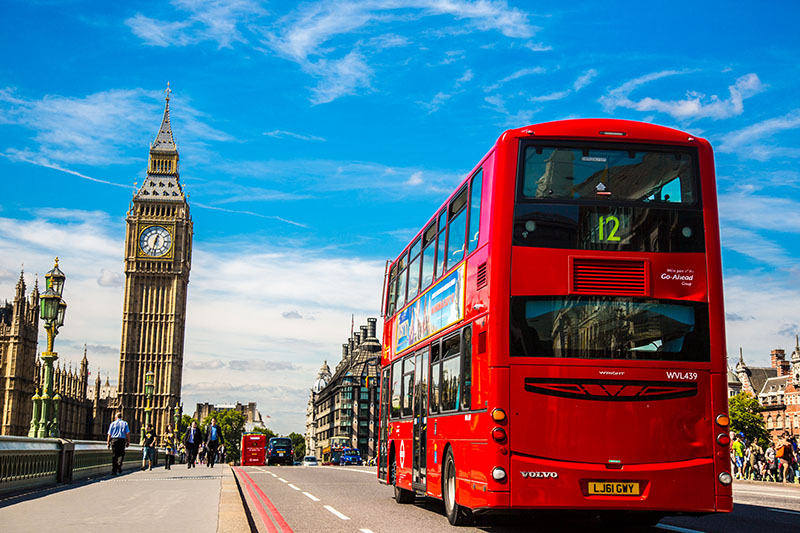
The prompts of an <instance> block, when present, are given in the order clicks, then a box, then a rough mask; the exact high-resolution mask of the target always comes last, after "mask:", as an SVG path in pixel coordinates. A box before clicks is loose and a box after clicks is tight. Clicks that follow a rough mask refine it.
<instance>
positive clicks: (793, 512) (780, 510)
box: [767, 507, 800, 515]
mask: <svg viewBox="0 0 800 533" xmlns="http://www.w3.org/2000/svg"><path fill="white" fill-rule="evenodd" d="M767 510H769V511H775V512H776V513H787V514H797V515H800V511H789V510H788V509H773V508H772V507H767Z"/></svg>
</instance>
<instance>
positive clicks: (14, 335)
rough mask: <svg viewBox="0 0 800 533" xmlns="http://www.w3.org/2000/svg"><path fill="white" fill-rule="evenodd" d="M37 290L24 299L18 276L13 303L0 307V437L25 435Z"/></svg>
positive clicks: (33, 376)
mask: <svg viewBox="0 0 800 533" xmlns="http://www.w3.org/2000/svg"><path fill="white" fill-rule="evenodd" d="M38 328H39V286H38V283H37V284H36V285H34V287H33V291H32V292H31V295H30V297H26V296H25V280H24V279H23V275H22V273H20V275H19V281H17V286H16V293H15V295H14V301H13V302H5V303H4V304H3V305H0V379H2V383H0V387H2V389H0V398H2V400H3V403H2V406H3V412H2V417H0V435H27V434H28V429H30V424H31V416H32V414H33V402H32V401H31V398H32V397H33V394H34V392H35V390H36V364H37V361H38V357H37V353H36V352H37V348H36V346H37V342H38V338H39V329H38Z"/></svg>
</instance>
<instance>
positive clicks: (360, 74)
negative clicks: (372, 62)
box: [304, 50, 373, 104]
mask: <svg viewBox="0 0 800 533" xmlns="http://www.w3.org/2000/svg"><path fill="white" fill-rule="evenodd" d="M304 70H306V71H307V72H309V73H311V74H313V75H315V76H317V77H319V78H321V79H320V82H319V83H318V84H317V86H316V87H314V88H313V89H312V90H311V93H312V97H311V103H312V104H327V103H328V102H332V101H333V100H336V99H337V98H340V97H342V96H347V95H354V94H356V93H357V91H358V89H365V88H369V87H370V80H371V79H372V74H373V71H372V68H370V67H369V65H367V63H366V62H365V60H364V56H363V55H361V53H359V52H357V51H355V50H353V51H352V52H350V53H349V54H347V55H346V56H344V57H343V58H342V59H335V60H329V59H320V60H319V61H317V62H315V63H306V64H305V67H304Z"/></svg>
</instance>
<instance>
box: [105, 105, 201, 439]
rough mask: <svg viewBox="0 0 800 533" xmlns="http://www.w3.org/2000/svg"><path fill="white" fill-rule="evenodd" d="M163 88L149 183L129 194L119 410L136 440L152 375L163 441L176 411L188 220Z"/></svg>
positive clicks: (154, 416) (188, 264)
mask: <svg viewBox="0 0 800 533" xmlns="http://www.w3.org/2000/svg"><path fill="white" fill-rule="evenodd" d="M178 160H179V157H178V147H177V145H176V144H175V140H174V138H173V136H172V125H171V123H170V114H169V89H167V98H166V104H165V106H164V117H163V119H162V121H161V127H160V128H159V131H158V134H157V135H156V137H155V140H154V141H153V143H152V145H151V146H150V154H149V158H148V164H147V177H146V178H145V180H144V183H142V186H141V187H140V188H139V189H138V190H137V192H136V193H135V194H134V197H133V201H132V203H131V206H130V209H129V210H128V215H127V232H126V236H125V296H124V300H123V309H122V342H121V346H120V363H119V394H118V398H119V403H120V406H121V408H122V412H123V416H124V417H125V419H126V420H127V421H128V423H129V424H130V426H131V431H132V432H133V434H134V435H138V434H139V430H140V427H141V424H142V423H143V422H144V420H145V413H146V411H145V410H146V408H147V407H148V400H147V398H146V396H145V387H144V386H145V375H146V374H147V373H148V372H150V371H152V372H153V373H154V378H153V381H154V386H155V392H154V395H153V399H152V418H151V420H152V422H153V424H154V426H155V430H156V432H157V433H159V434H161V433H162V432H163V430H164V428H165V427H166V425H167V424H169V423H171V421H172V416H173V410H174V408H175V407H176V406H177V405H179V404H180V397H181V381H182V375H183V343H184V329H185V323H186V295H187V286H188V283H189V271H190V270H191V258H192V218H191V215H190V213H189V204H188V203H187V200H186V196H185V194H184V191H183V187H182V185H181V182H180V179H179V169H178Z"/></svg>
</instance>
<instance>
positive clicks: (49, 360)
mask: <svg viewBox="0 0 800 533" xmlns="http://www.w3.org/2000/svg"><path fill="white" fill-rule="evenodd" d="M44 277H45V281H46V290H45V291H44V293H42V295H41V297H40V300H39V315H40V316H41V318H42V320H43V321H44V328H45V331H47V349H46V350H45V351H43V352H42V354H41V358H42V363H43V365H42V370H43V372H42V374H41V382H40V385H41V386H42V394H41V396H40V395H39V394H38V392H37V393H36V394H34V396H33V398H32V400H33V403H34V405H33V417H32V419H31V428H30V431H29V432H28V436H29V437H38V438H47V437H58V436H59V432H58V401H59V400H60V399H61V397H60V396H59V395H58V394H55V395H54V394H53V392H54V391H53V363H54V362H55V361H56V359H58V354H57V353H56V352H54V351H53V343H54V342H55V339H56V335H58V328H60V327H61V326H63V325H64V315H65V314H66V312H67V303H66V302H65V301H64V300H62V299H61V295H62V294H63V292H64V282H65V281H66V279H67V277H66V276H65V275H64V273H63V272H62V271H61V269H60V268H58V257H56V260H55V266H54V267H53V269H52V270H51V271H50V272H48V273H47V274H45V276H44Z"/></svg>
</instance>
